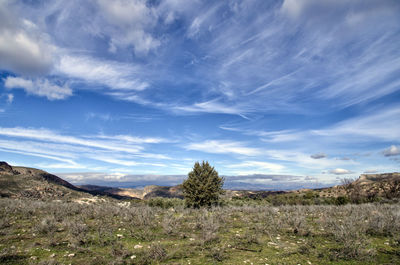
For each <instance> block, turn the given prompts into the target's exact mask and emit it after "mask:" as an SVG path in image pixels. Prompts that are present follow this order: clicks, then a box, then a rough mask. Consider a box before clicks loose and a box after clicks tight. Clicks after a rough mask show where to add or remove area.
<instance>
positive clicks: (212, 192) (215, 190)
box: [182, 161, 224, 208]
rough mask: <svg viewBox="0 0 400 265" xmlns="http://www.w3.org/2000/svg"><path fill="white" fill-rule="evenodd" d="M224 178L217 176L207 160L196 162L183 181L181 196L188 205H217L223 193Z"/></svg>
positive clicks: (197, 206)
mask: <svg viewBox="0 0 400 265" xmlns="http://www.w3.org/2000/svg"><path fill="white" fill-rule="evenodd" d="M223 185H224V178H222V177H219V176H218V172H217V171H216V170H215V169H214V167H212V166H210V164H209V163H208V161H206V162H204V161H203V162H202V163H201V164H200V163H199V162H196V163H195V164H194V167H193V170H192V171H190V172H189V174H188V178H187V179H186V180H185V181H184V182H183V184H182V187H183V196H184V197H185V203H186V206H188V207H193V208H200V207H203V206H208V207H210V206H213V205H217V204H218V202H219V196H220V195H221V194H223V192H224V191H223V189H222V186H223Z"/></svg>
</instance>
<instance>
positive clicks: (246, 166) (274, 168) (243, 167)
mask: <svg viewBox="0 0 400 265" xmlns="http://www.w3.org/2000/svg"><path fill="white" fill-rule="evenodd" d="M225 167H227V168H233V169H237V170H235V172H234V173H236V174H239V175H243V174H251V173H265V172H266V171H267V172H269V173H271V172H279V171H281V170H282V169H284V166H282V165H280V164H276V163H269V162H263V161H243V162H242V163H239V164H230V165H226V166H225Z"/></svg>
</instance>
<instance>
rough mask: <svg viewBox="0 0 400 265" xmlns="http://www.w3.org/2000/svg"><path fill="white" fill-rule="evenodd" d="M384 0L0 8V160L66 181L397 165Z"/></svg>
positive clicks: (348, 171)
mask: <svg viewBox="0 0 400 265" xmlns="http://www.w3.org/2000/svg"><path fill="white" fill-rule="evenodd" d="M399 13H400V3H399V1H396V0H393V1H389V0H380V1H378V0H354V1H345V0H326V1H319V0H285V1H257V0H245V1H233V0H232V1H200V0H193V1H187V0H153V1H144V0H130V1H128V0H116V1H106V0H88V1H74V0H71V1H56V0H55V1H12V0H3V1H0V158H1V159H0V160H5V161H8V162H9V163H11V164H13V165H24V166H30V167H35V168H41V169H44V170H47V171H49V172H52V173H57V174H58V175H60V176H62V177H64V178H65V179H67V180H69V181H71V182H73V183H97V184H98V183H101V184H110V185H117V186H129V185H131V186H135V185H144V184H163V185H173V184H178V183H180V182H181V181H182V180H183V178H184V176H185V175H186V174H187V173H188V172H189V171H190V169H191V167H192V166H193V164H194V162H195V161H201V160H208V161H209V162H210V163H211V164H212V165H214V166H215V168H216V169H217V171H218V172H219V173H220V174H221V175H224V176H227V177H226V183H227V185H228V184H229V185H228V186H229V187H238V188H240V187H243V188H245V187H251V188H293V187H309V186H310V187H311V186H321V185H331V184H335V183H338V182H339V180H340V179H341V178H345V177H346V178H349V177H351V178H354V177H357V176H359V175H360V174H363V173H378V172H393V171H399V167H400V137H399V136H400V16H399V15H398V14H399Z"/></svg>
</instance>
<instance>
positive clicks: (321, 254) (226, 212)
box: [0, 198, 400, 264]
mask: <svg viewBox="0 0 400 265" xmlns="http://www.w3.org/2000/svg"><path fill="white" fill-rule="evenodd" d="M167 200H168V199H167ZM262 202H263V204H261V203H260V204H258V205H243V206H234V205H232V204H231V205H229V203H227V204H226V205H225V206H223V207H214V208H205V209H190V208H185V207H183V206H182V204H177V205H173V206H171V207H170V208H164V207H160V206H148V205H147V203H145V202H144V201H142V202H136V201H132V202H129V203H127V202H124V203H121V202H120V201H117V200H104V201H102V200H98V201H95V202H90V203H77V202H68V201H32V200H27V199H9V198H3V199H0V216H1V220H2V223H1V227H0V241H1V242H2V243H1V244H0V260H1V263H2V264H69V263H71V264H188V263H189V262H190V263H191V264H215V263H217V264H244V261H247V262H246V263H248V264H251V263H253V264H265V263H268V264H298V263H300V264H308V262H310V263H311V264H347V263H349V262H350V261H351V263H352V264H382V263H387V264H398V263H399V262H400V256H399V253H400V214H399V212H400V205H398V204H380V203H374V204H358V205H354V204H346V205H343V206H342V205H340V206H335V205H293V206H290V205H283V206H272V205H270V204H269V203H268V202H267V201H265V200H264V201H262Z"/></svg>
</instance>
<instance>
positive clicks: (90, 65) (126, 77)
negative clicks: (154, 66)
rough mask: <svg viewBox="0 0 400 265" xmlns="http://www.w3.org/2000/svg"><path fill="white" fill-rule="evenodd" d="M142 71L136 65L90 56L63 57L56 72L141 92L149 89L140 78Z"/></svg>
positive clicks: (123, 89)
mask: <svg viewBox="0 0 400 265" xmlns="http://www.w3.org/2000/svg"><path fill="white" fill-rule="evenodd" d="M140 71H141V70H140V68H138V67H135V66H134V64H125V63H119V62H116V61H106V60H99V59H95V58H92V57H88V56H71V55H63V56H61V59H60V61H59V64H57V65H56V72H58V73H60V74H61V75H65V76H67V77H69V78H76V79H78V80H82V81H85V82H87V83H89V84H101V85H105V86H107V87H108V88H110V89H112V90H122V91H141V90H144V89H146V88H147V87H148V84H147V83H146V82H144V81H141V80H140V78H139V77H138V76H140V73H139V72H140ZM124 96H126V94H124ZM121 97H123V96H121Z"/></svg>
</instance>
